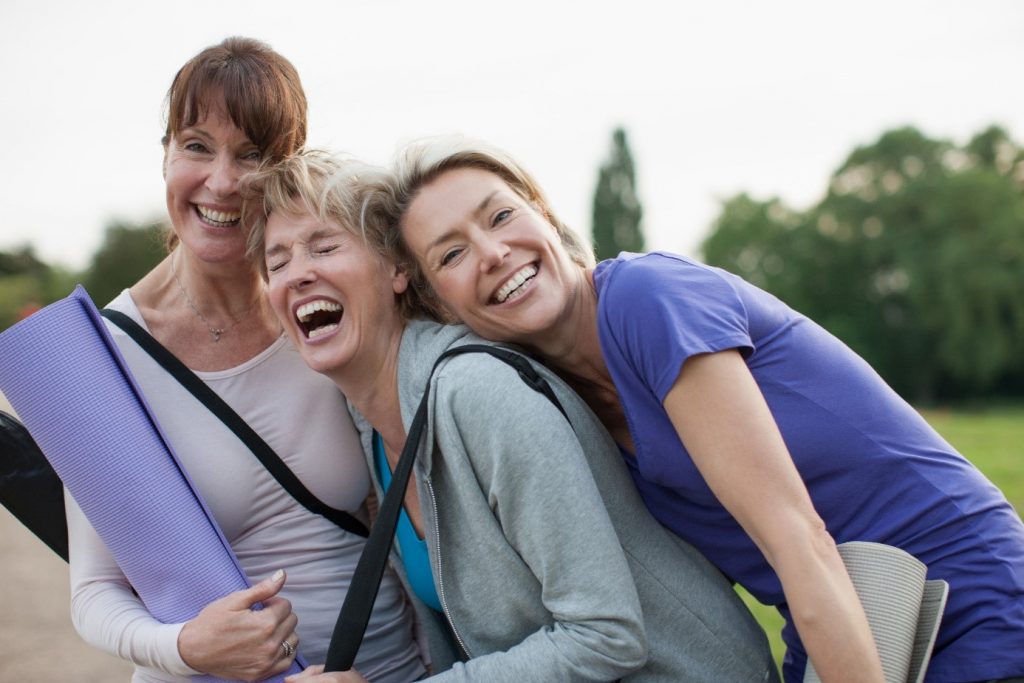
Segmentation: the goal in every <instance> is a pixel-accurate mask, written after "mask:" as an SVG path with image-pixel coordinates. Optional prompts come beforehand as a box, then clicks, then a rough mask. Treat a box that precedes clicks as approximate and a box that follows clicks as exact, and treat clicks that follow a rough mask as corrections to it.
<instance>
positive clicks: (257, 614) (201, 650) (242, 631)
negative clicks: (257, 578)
mask: <svg viewBox="0 0 1024 683" xmlns="http://www.w3.org/2000/svg"><path fill="white" fill-rule="evenodd" d="M285 578H286V577H285V575H284V572H276V573H275V574H274V575H273V576H272V577H270V578H268V579H265V580H263V581H261V582H259V583H257V584H256V585H255V586H253V587H252V588H248V589H246V590H242V591H236V592H234V593H231V594H229V595H227V596H225V597H223V598H221V599H220V600H217V601H215V602H212V603H210V604H209V605H207V606H206V607H205V608H203V609H202V610H201V611H200V612H199V614H198V615H197V616H196V617H195V618H194V619H192V620H190V621H188V622H186V624H185V625H184V626H183V627H182V630H181V631H180V632H179V635H178V651H179V653H180V654H181V657H182V659H183V660H184V661H185V663H186V664H188V665H189V666H191V667H192V668H194V669H196V670H198V671H202V672H204V673H208V674H213V675H215V676H218V677H220V678H228V679H231V680H239V679H241V680H259V679H263V678H267V677H268V676H270V675H272V674H278V673H283V672H284V671H286V670H287V669H288V667H289V666H290V665H291V663H292V661H293V660H294V658H295V652H294V650H295V649H297V647H298V641H299V638H298V635H297V634H296V633H295V627H296V625H297V624H298V617H297V616H296V615H295V614H293V613H292V608H291V603H290V602H289V601H288V600H286V599H284V598H282V597H280V596H279V595H277V593H278V592H279V591H280V590H281V587H282V586H283V585H284V582H285ZM254 602H262V603H263V609H259V610H252V609H251V608H250V607H251V605H252V604H253V603H254ZM285 641H287V642H288V643H289V646H283V645H282V643H284V642H285Z"/></svg>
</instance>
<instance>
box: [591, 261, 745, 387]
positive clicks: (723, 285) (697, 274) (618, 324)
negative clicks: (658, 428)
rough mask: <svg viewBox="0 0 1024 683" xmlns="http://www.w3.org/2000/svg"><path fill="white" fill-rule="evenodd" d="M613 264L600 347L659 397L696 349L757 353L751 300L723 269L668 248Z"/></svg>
mask: <svg viewBox="0 0 1024 683" xmlns="http://www.w3.org/2000/svg"><path fill="white" fill-rule="evenodd" d="M610 265H611V266H612V269H611V270H609V271H607V272H606V273H605V274H604V277H605V282H604V283H603V287H602V290H601V293H600V301H599V313H598V316H599V322H598V324H599V328H600V334H601V345H602V348H603V350H604V353H605V356H606V358H607V360H608V362H609V364H610V365H611V364H622V365H624V366H625V367H626V369H627V370H628V371H629V372H631V373H633V374H635V375H637V376H638V377H639V378H640V380H641V381H642V382H643V383H644V384H645V385H646V386H647V387H648V388H649V389H650V390H651V391H653V392H654V393H655V395H656V396H657V397H658V400H659V401H663V400H664V399H665V395H666V394H667V393H668V392H669V390H670V389H671V388H672V386H673V385H674V384H675V381H676V378H677V377H678V376H679V371H680V370H681V369H682V367H683V363H684V362H686V360H687V359H688V358H690V357H691V356H695V355H698V354H702V353H715V352H717V351H725V350H727V349H738V350H739V351H740V352H741V353H742V354H743V355H744V357H746V356H748V355H749V354H750V353H752V352H753V350H754V344H753V342H752V341H751V338H750V333H749V323H748V318H747V311H746V307H745V306H744V305H743V301H742V300H741V298H740V296H739V294H738V293H737V291H736V290H735V289H734V287H733V285H732V283H730V282H729V281H728V279H727V278H726V276H725V275H723V274H722V273H721V272H720V271H718V270H716V269H713V268H710V267H708V266H705V265H702V264H699V263H695V262H692V261H689V260H687V259H683V258H680V257H674V256H671V255H667V254H647V255H644V256H640V257H638V258H633V259H628V260H620V261H618V262H616V263H613V264H610Z"/></svg>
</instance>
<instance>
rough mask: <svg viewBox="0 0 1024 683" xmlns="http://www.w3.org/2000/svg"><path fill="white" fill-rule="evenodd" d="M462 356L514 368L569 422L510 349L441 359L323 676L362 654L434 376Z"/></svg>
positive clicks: (468, 348) (460, 349) (478, 349)
mask: <svg viewBox="0 0 1024 683" xmlns="http://www.w3.org/2000/svg"><path fill="white" fill-rule="evenodd" d="M463 353H487V354H490V355H491V356H494V357H495V358H497V359H499V360H501V361H502V362H504V363H505V364H507V365H511V366H512V367H513V368H515V370H516V371H517V372H518V373H519V376H520V377H522V378H523V381H524V382H526V384H527V385H529V386H530V388H532V389H534V390H535V391H538V392H540V393H541V394H543V395H544V396H546V397H547V398H548V400H549V401H551V402H552V403H553V404H554V405H555V407H556V408H558V411H559V412H560V413H562V415H563V416H565V418H566V419H567V420H568V419H569V418H568V416H567V415H566V413H565V410H564V409H563V408H562V404H561V403H559V402H558V398H556V397H555V392H554V391H552V389H551V386H550V385H549V384H548V383H547V381H545V379H544V378H543V377H541V376H540V374H539V373H537V371H536V370H535V369H534V368H533V366H532V365H530V362H529V361H528V360H527V359H526V358H524V357H523V356H522V355H520V354H518V353H516V352H514V351H510V350H508V349H503V348H501V347H496V346H488V345H485V344H466V345H464V346H456V347H455V348H452V349H448V350H447V351H445V352H444V353H443V354H441V356H440V357H439V358H438V359H437V361H436V362H435V363H434V367H433V368H432V369H431V371H430V376H429V377H428V378H427V386H426V388H424V390H423V398H421V399H420V404H419V407H417V408H416V415H415V416H413V418H412V424H410V425H409V435H408V437H407V438H406V440H405V446H404V447H403V448H402V455H401V456H400V457H399V458H398V464H397V465H396V466H395V471H394V473H393V474H392V475H391V485H390V486H389V487H388V490H387V493H385V494H384V500H383V502H381V505H380V510H379V511H378V513H377V520H376V521H375V522H374V524H373V529H372V530H371V531H370V537H369V538H368V539H367V541H366V547H365V548H364V549H363V554H362V555H361V556H360V557H359V563H358V564H357V565H356V569H355V572H353V574H352V583H351V584H349V588H348V593H347V594H346V595H345V602H344V603H343V604H342V606H341V613H340V614H338V621H337V623H335V625H334V633H333V634H332V635H331V643H330V646H329V647H328V648H327V659H326V662H325V664H324V671H348V670H349V669H351V668H352V663H353V662H354V661H355V658H356V653H358V652H359V646H360V644H362V642H363V633H364V632H365V631H366V625H367V624H368V623H369V621H370V612H371V611H372V610H373V602H374V600H375V599H376V598H377V591H378V590H379V589H380V581H381V578H382V577H383V575H384V566H385V565H386V564H387V559H388V553H389V552H390V551H391V544H392V542H393V539H394V535H395V526H396V525H397V524H398V513H399V512H400V511H401V509H402V501H403V499H404V498H405V490H406V488H407V487H408V486H409V475H410V474H411V473H412V465H413V461H414V460H415V459H416V451H417V449H418V448H419V444H420V441H421V440H422V438H423V427H424V425H425V424H426V421H427V403H428V398H429V397H430V378H431V377H433V375H434V370H437V366H438V365H440V364H441V363H442V362H443V361H445V360H447V359H448V358H451V357H452V356H457V355H460V354H463Z"/></svg>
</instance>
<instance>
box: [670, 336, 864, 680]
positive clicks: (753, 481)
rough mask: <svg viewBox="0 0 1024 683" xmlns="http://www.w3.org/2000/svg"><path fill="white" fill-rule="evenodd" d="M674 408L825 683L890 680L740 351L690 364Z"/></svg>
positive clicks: (682, 434)
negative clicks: (773, 576) (777, 585)
mask: <svg viewBox="0 0 1024 683" xmlns="http://www.w3.org/2000/svg"><path fill="white" fill-rule="evenodd" d="M664 406H665V410H666V412H667V413H668V416H669V418H670V419H671V420H672V424H673V425H674V426H675V428H676V432H677V433H678V434H679V438H680V439H681V440H682V442H683V444H684V445H685V446H686V450H687V451H688V452H689V453H690V456H691V457H692V458H693V461H694V463H695V464H696V465H697V469H698V470H700V473H701V475H702V476H703V477H704V480H705V481H706V482H707V484H708V486H709V487H710V488H711V490H712V491H713V492H714V494H715V496H716V497H717V498H718V499H719V500H720V501H721V502H722V505H724V506H725V508H726V509H727V510H728V511H729V513H730V514H732V516H733V517H735V518H736V521H737V522H739V523H740V525H741V526H742V527H743V530H744V531H746V532H747V533H748V534H749V535H750V537H751V539H753V541H754V542H755V543H756V544H757V546H758V548H760V549H761V552H762V553H764V556H765V558H766V559H767V561H768V563H769V564H770V565H771V567H772V568H773V569H774V570H775V572H776V573H777V574H778V576H779V580H780V581H781V583H782V589H783V592H784V593H785V595H786V601H787V602H788V604H789V607H790V611H791V613H792V615H793V620H794V622H795V624H796V629H797V631H798V632H799V634H800V638H801V640H802V641H803V643H804V647H806V649H807V653H808V655H809V656H810V658H811V659H812V660H813V661H814V667H815V669H816V670H817V672H818V674H819V675H820V676H821V679H822V680H823V681H836V680H842V681H882V680H883V676H882V665H881V662H880V660H879V658H878V650H877V648H876V647H875V643H874V640H873V638H872V636H871V630H870V628H869V627H868V622H867V617H865V616H864V609H863V607H862V606H861V604H860V600H859V599H858V598H857V594H856V593H855V592H854V590H853V583H852V582H851V581H850V577H849V575H848V574H847V573H846V567H845V566H844V565H843V562H842V559H841V558H840V557H839V552H838V551H837V550H836V546H835V541H834V540H833V539H832V537H831V536H830V535H829V533H828V531H827V530H826V528H825V524H824V522H823V521H822V520H821V517H820V516H819V515H818V513H817V511H815V509H814V505H813V503H812V502H811V497H810V495H809V494H808V492H807V487H806V486H805V485H804V482H803V480H802V479H801V477H800V473H799V472H798V471H797V469H796V465H795V464H794V463H793V458H792V456H791V455H790V454H789V450H788V449H787V448H786V444H785V442H784V441H783V440H782V435H781V434H780V432H779V428H778V425H777V424H776V423H775V419H774V417H773V416H772V414H771V412H770V411H769V409H768V405H767V403H766V402H765V399H764V395H763V394H762V393H761V390H760V388H759V387H758V386H757V383H756V382H755V381H754V377H753V375H751V374H750V370H749V368H747V365H746V363H745V362H744V360H743V358H742V356H740V354H739V352H738V351H735V350H732V351H722V352H719V353H709V354H703V355H698V356H693V357H692V358H690V359H688V360H687V361H686V362H685V363H684V364H683V368H682V370H681V371H680V373H679V377H678V378H677V379H676V383H675V384H674V385H673V387H672V389H671V390H669V392H668V394H666V396H665V401H664Z"/></svg>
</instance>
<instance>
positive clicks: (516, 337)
mask: <svg viewBox="0 0 1024 683" xmlns="http://www.w3.org/2000/svg"><path fill="white" fill-rule="evenodd" d="M401 231H402V239H403V240H404V242H405V244H406V246H407V247H408V249H409V251H410V253H411V254H412V256H413V257H414V258H415V259H416V261H417V263H418V264H419V266H420V268H421V269H422V271H423V274H424V277H425V278H426V280H427V282H428V283H429V284H430V286H431V287H432V288H433V289H434V292H435V293H436V294H437V296H438V298H440V299H441V301H443V302H444V304H445V305H446V306H447V307H448V308H449V309H450V310H451V312H452V314H453V315H455V316H456V317H458V318H459V319H460V320H462V322H464V323H466V324H467V325H468V326H469V327H470V328H471V329H473V331H475V332H476V333H477V334H479V335H480V336H482V337H485V338H487V339H491V340H495V341H510V342H516V343H520V344H525V345H528V346H536V345H537V344H538V342H539V341H540V340H541V339H543V338H544V337H546V336H549V335H558V334H559V333H560V331H561V330H560V329H559V326H560V325H561V324H562V323H563V322H564V321H565V319H566V315H567V314H568V312H569V311H570V309H571V307H572V305H573V304H574V302H575V300H576V298H577V294H578V292H579V291H580V287H581V286H582V285H583V283H585V280H586V278H585V272H584V269H583V268H582V267H581V266H579V265H577V264H576V263H574V262H573V261H572V259H571V258H570V257H569V255H568V253H567V252H566V250H565V248H564V247H563V246H562V243H561V241H560V239H559V236H558V234H557V232H556V231H555V228H554V227H553V226H552V225H551V223H550V222H548V220H547V218H546V217H545V216H544V215H543V214H541V213H540V212H539V211H538V210H537V209H536V208H535V207H534V206H533V205H531V204H530V202H528V201H527V200H525V199H524V198H523V197H521V196H520V195H519V194H517V193H516V192H515V191H513V190H512V189H511V188H510V187H509V186H508V184H506V183H505V181H504V180H502V179H501V178H499V177H498V176H497V175H495V174H493V173H490V172H488V171H485V170H482V169H478V168H456V169H453V170H450V171H445V172H444V173H442V174H441V175H439V176H438V177H437V178H435V179H434V180H433V181H431V182H430V183H428V184H426V185H424V186H423V187H422V188H420V190H419V192H418V193H417V195H416V197H415V198H414V199H413V201H412V203H411V204H410V205H409V209H408V211H406V213H405V215H404V216H403V218H402V223H401Z"/></svg>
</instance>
